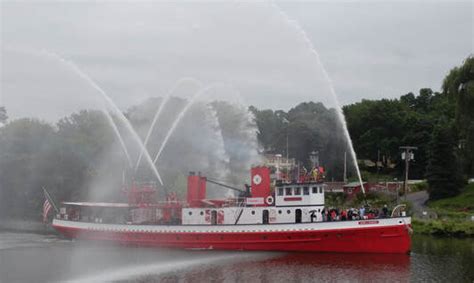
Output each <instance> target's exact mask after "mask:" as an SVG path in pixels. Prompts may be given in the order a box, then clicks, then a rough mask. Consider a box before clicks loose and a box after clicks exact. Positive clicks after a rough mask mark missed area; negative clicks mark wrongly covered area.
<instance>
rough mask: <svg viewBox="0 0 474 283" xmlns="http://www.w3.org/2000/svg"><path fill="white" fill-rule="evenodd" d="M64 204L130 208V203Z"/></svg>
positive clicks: (65, 203) (66, 203)
mask: <svg viewBox="0 0 474 283" xmlns="http://www.w3.org/2000/svg"><path fill="white" fill-rule="evenodd" d="M63 204H64V205H73V206H87V207H115V208H127V207H130V205H129V204H128V203H114V202H63Z"/></svg>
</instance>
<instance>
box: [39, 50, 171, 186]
mask: <svg viewBox="0 0 474 283" xmlns="http://www.w3.org/2000/svg"><path fill="white" fill-rule="evenodd" d="M47 54H48V55H50V56H53V57H55V58H57V59H58V60H59V61H60V62H62V63H63V64H65V65H66V66H68V67H69V68H70V69H71V70H73V71H74V72H75V73H76V74H77V75H78V76H79V77H81V78H82V79H83V80H85V81H86V82H88V83H89V85H90V86H91V87H92V88H94V89H95V90H97V91H98V92H99V93H100V94H101V95H102V97H103V98H104V100H105V102H107V104H108V107H110V110H112V111H113V112H114V114H115V115H116V116H117V117H118V118H119V119H120V121H121V122H122V123H123V124H124V125H125V127H126V128H127V130H128V131H129V132H130V134H131V135H132V138H133V139H134V140H135V142H136V143H137V144H138V146H139V147H140V149H141V150H142V151H143V152H144V155H145V158H146V160H147V162H148V163H149V165H150V167H151V169H152V171H153V173H154V174H155V176H156V178H157V179H158V181H159V182H160V184H161V185H163V180H162V179H161V176H160V174H159V173H158V170H157V169H156V166H155V164H154V163H153V161H152V159H151V157H150V154H149V153H148V151H147V150H146V148H145V146H144V145H143V143H142V140H141V139H140V137H139V136H138V134H137V132H136V131H135V130H134V129H133V126H132V124H131V123H130V121H128V119H127V118H126V117H125V115H123V113H122V111H120V109H119V108H118V107H117V105H116V104H115V103H114V102H113V100H112V99H111V98H110V97H109V96H108V95H107V93H106V92H105V91H104V90H103V89H102V88H100V87H99V86H98V85H97V84H96V83H95V82H94V81H93V80H92V79H91V78H90V77H89V76H88V75H87V74H85V73H84V72H83V71H81V69H79V67H77V66H76V65H75V64H74V63H73V62H71V61H69V60H66V59H64V58H62V57H61V56H59V55H57V54H55V53H47ZM105 112H106V115H107V116H108V117H109V122H111V126H112V127H114V125H115V123H114V121H113V119H112V117H111V115H110V113H108V111H105ZM112 124H113V125H112ZM115 128H116V125H115ZM114 131H115V130H114ZM116 134H118V136H119V139H121V141H122V143H123V139H122V137H121V135H120V133H119V132H118V129H117V131H116ZM124 148H125V149H126V147H124ZM131 167H133V164H131Z"/></svg>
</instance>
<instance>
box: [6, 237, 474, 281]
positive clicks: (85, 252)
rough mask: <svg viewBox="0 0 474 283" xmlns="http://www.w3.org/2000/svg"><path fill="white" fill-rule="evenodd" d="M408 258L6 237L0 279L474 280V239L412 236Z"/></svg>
mask: <svg viewBox="0 0 474 283" xmlns="http://www.w3.org/2000/svg"><path fill="white" fill-rule="evenodd" d="M412 248H413V252H412V253H411V255H410V256H408V255H383V254H381V255H378V254H327V253H326V254H315V253H276V252H275V253H263V252H218V251H180V250H165V249H144V248H132V247H119V246H113V245H103V244H91V243H84V242H72V241H68V240H62V239H60V238H57V237H55V236H44V235H37V234H23V233H7V232H4V233H1V232H0V282H52V281H72V282H104V281H106V282H209V281H211V282H259V281H263V282H308V281H351V282H352V281H363V282H365V281H372V282H381V281H385V282H386V281H399V282H407V281H439V282H459V281H462V282H473V281H474V268H473V267H474V264H473V263H474V240H473V239H436V238H431V237H421V236H417V237H414V238H413V247H412Z"/></svg>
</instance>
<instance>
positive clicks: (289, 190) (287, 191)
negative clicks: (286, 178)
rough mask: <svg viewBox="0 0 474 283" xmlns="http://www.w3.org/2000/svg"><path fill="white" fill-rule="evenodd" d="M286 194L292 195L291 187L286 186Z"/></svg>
mask: <svg viewBox="0 0 474 283" xmlns="http://www.w3.org/2000/svg"><path fill="white" fill-rule="evenodd" d="M285 195H287V196H291V187H288V188H285Z"/></svg>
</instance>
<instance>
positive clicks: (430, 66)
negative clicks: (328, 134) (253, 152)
mask: <svg viewBox="0 0 474 283" xmlns="http://www.w3.org/2000/svg"><path fill="white" fill-rule="evenodd" d="M276 3H277V5H278V7H281V9H282V10H283V11H284V13H286V14H287V15H288V17H289V18H291V19H293V20H295V21H296V22H298V23H299V25H300V26H301V27H302V28H303V29H304V31H305V32H306V34H307V35H308V37H309V40H310V41H311V43H312V44H313V45H314V47H315V48H316V49H317V52H319V55H320V58H321V60H322V62H323V64H324V65H325V67H326V68H327V71H328V74H329V76H330V77H331V79H332V82H333V84H334V87H335V90H336V92H337V94H338V98H339V100H340V101H341V103H342V104H348V103H352V102H356V101H360V100H361V99H363V98H368V99H377V98H383V97H387V98H395V97H398V96H400V95H402V94H405V93H407V92H410V91H412V92H417V91H418V90H419V89H420V88H422V87H431V88H433V89H439V88H440V86H441V82H442V79H443V77H444V76H445V75H446V73H447V72H448V71H449V69H450V68H452V67H454V66H456V65H459V64H461V63H462V61H463V59H465V58H466V57H467V56H468V55H469V54H471V53H472V52H473V38H474V32H473V29H474V28H473V13H474V8H473V2H472V1H464V2H457V1H442V2H440V1H394V2H386V1H384V2H379V1H368V2H353V1H349V2H341V1H336V2H334V1H327V2H321V1H317V2H309V3H308V2H276ZM278 7H277V6H275V5H273V4H271V3H260V4H251V3H236V2H227V3H205V2H194V3H183V2H180V3H178V4H177V3H174V2H173V3H163V2H160V3H149V2H139V3H134V2H128V3H127V2H121V3H114V2H102V3H97V2H85V1H84V2H81V1H76V2H69V3H55V2H42V3H36V4H32V3H31V2H30V3H29V2H1V80H0V83H1V93H0V105H1V104H3V105H5V106H6V107H7V110H8V111H9V115H10V116H11V117H22V116H35V117H41V118H43V119H47V120H54V119H57V118H59V117H62V116H65V115H68V114H70V113H71V112H72V111H75V110H77V109H80V108H91V107H95V106H97V105H98V101H99V96H98V95H97V93H96V92H95V91H94V90H93V89H92V88H91V87H90V86H89V85H88V84H87V83H85V82H84V81H83V80H81V79H80V78H79V77H78V76H77V75H76V74H75V73H73V72H72V71H71V70H70V69H69V68H68V67H67V66H66V65H65V64H63V63H61V62H60V60H57V59H56V58H55V57H54V56H49V55H48V54H50V53H56V54H59V55H60V56H62V57H64V58H66V59H68V60H71V61H73V62H75V64H77V65H78V66H79V67H80V68H81V69H82V70H84V71H85V72H86V73H87V74H88V75H90V77H92V78H93V79H94V80H95V81H96V82H97V83H98V84H99V85H100V86H101V87H102V88H103V89H104V90H105V91H106V92H107V93H108V94H109V95H110V96H111V97H112V98H113V100H114V101H116V103H117V104H118V105H119V107H121V108H122V109H126V108H127V107H129V106H131V105H132V104H134V103H139V102H141V101H143V100H144V99H146V98H147V97H150V96H160V95H163V94H164V93H166V92H167V90H169V89H170V88H171V87H172V86H173V85H174V84H175V82H176V81H177V80H179V79H180V78H183V77H194V78H196V79H199V80H202V81H203V82H204V83H211V82H223V83H227V84H230V85H232V86H233V89H230V88H227V89H226V88H220V89H219V88H218V89H215V90H214V91H213V92H214V95H217V96H219V97H221V98H223V99H226V98H228V97H231V96H235V93H236V92H238V93H240V95H241V97H242V100H243V101H244V102H245V103H246V104H249V105H256V106H257V107H260V108H274V109H276V108H282V109H288V108H290V107H292V106H294V105H296V104H297V103H299V102H302V101H309V100H313V101H322V102H325V103H327V104H329V103H330V102H331V101H332V98H331V97H330V96H331V95H330V93H329V91H328V84H327V82H326V81H325V80H324V76H323V73H322V72H321V65H320V64H318V62H317V61H316V60H315V57H314V54H313V53H312V52H311V50H310V46H309V45H308V44H307V41H305V39H304V38H303V34H302V33H301V32H300V31H298V30H297V27H296V26H295V25H293V24H289V23H288V22H287V21H286V19H285V17H284V16H282V14H281V13H279V11H278ZM193 90H194V89H193V86H192V85H187V86H184V87H182V88H180V89H179V90H178V91H177V93H179V94H182V95H190V94H192V91H193Z"/></svg>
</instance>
